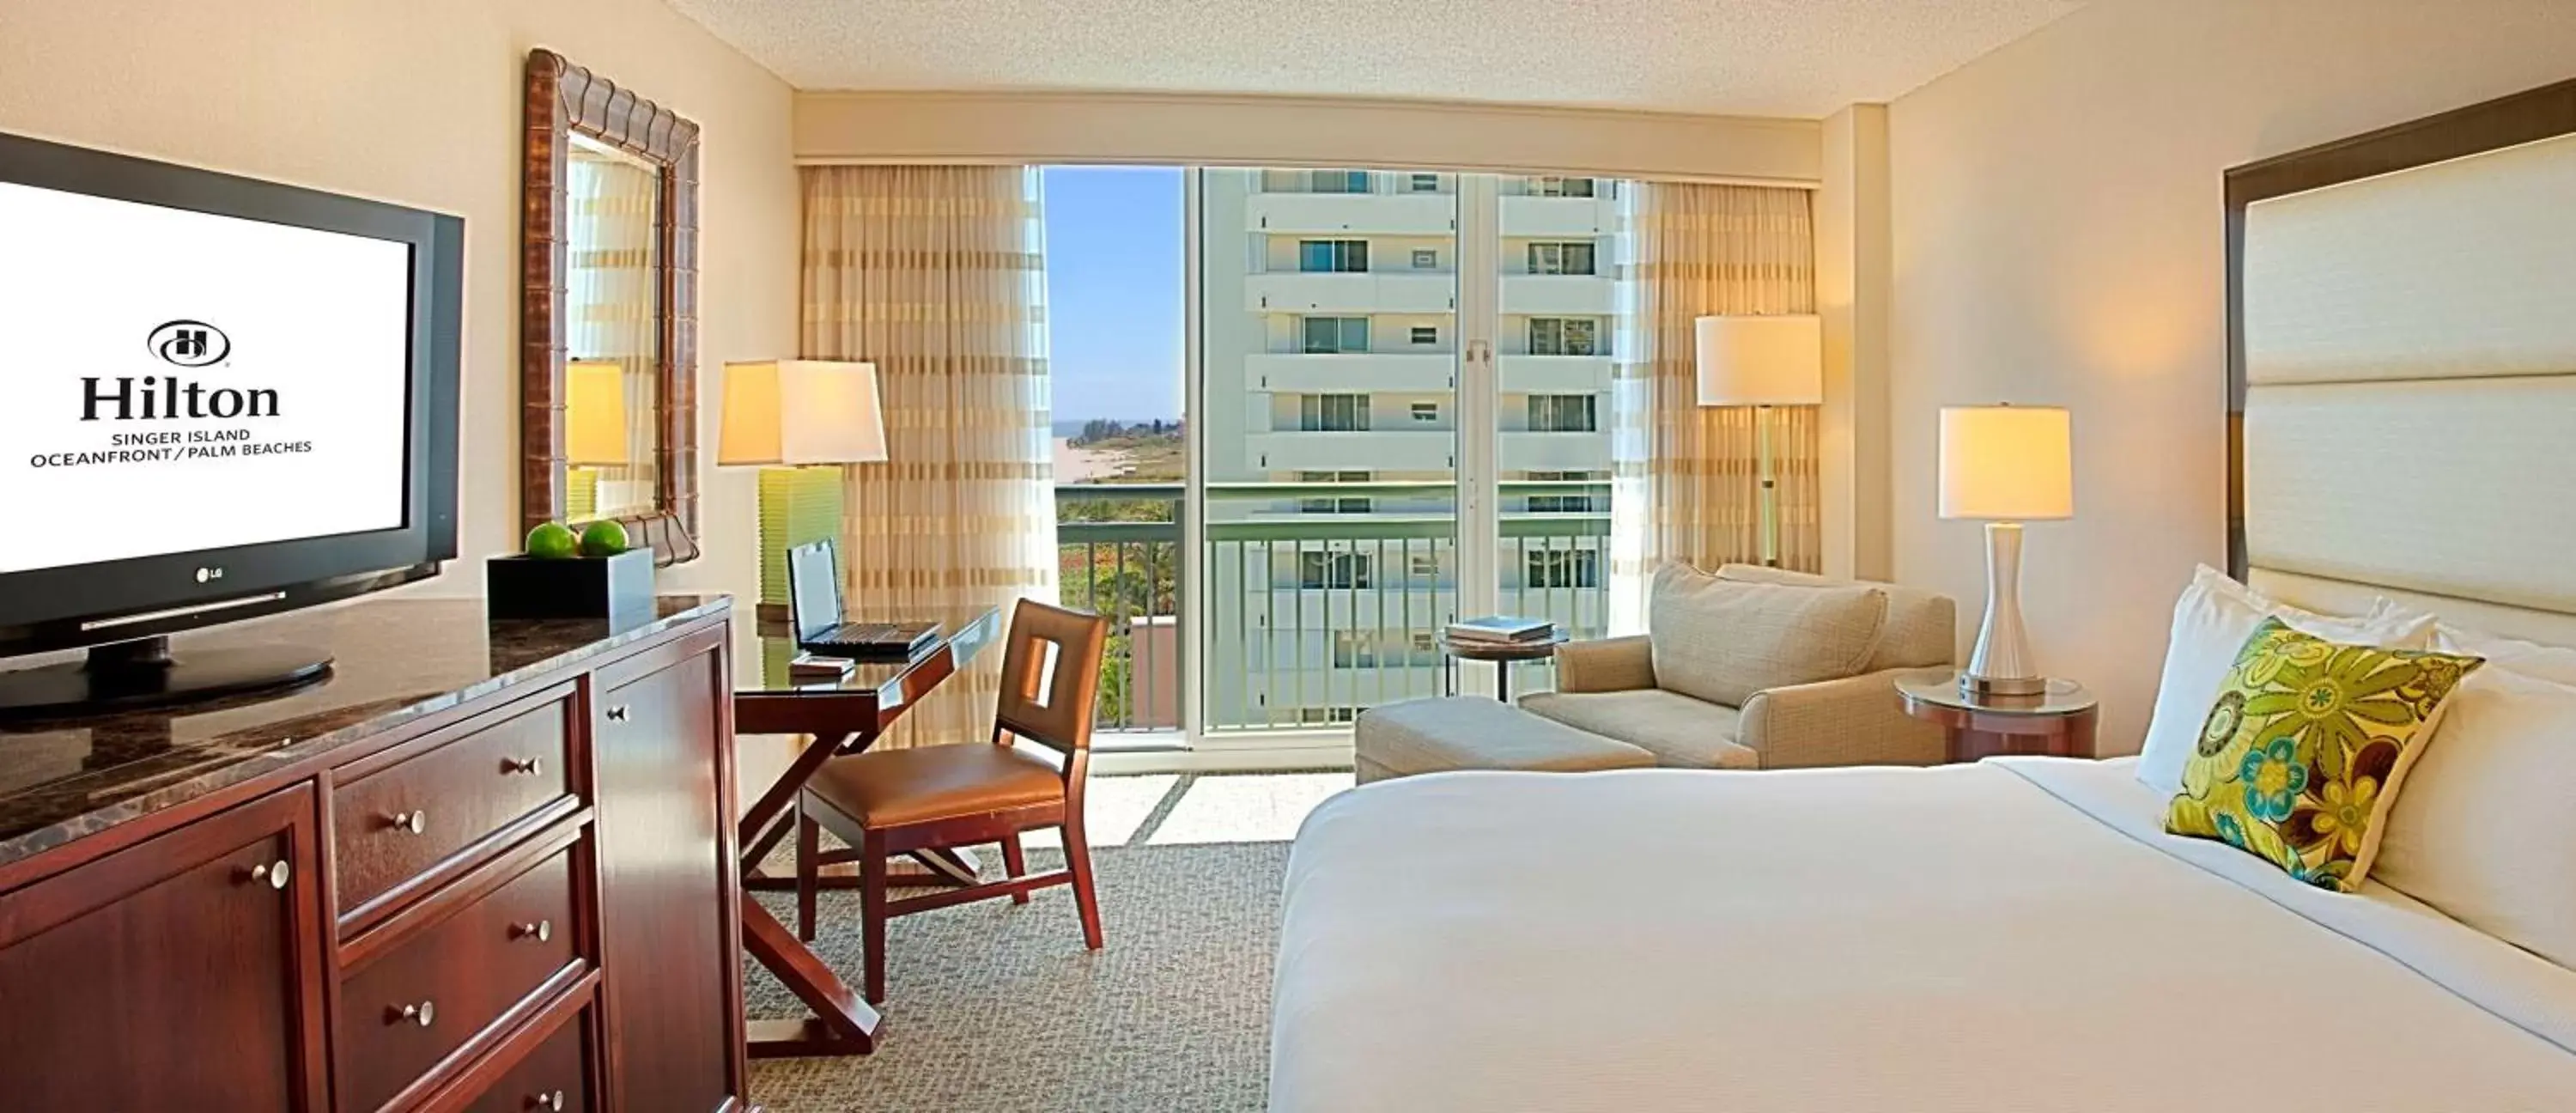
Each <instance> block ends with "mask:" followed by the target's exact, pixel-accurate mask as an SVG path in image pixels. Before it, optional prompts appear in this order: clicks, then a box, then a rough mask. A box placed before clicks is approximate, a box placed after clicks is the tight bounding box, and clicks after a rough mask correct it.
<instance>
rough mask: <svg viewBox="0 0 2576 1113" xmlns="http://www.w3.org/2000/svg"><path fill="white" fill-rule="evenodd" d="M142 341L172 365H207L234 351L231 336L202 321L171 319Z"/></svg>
mask: <svg viewBox="0 0 2576 1113" xmlns="http://www.w3.org/2000/svg"><path fill="white" fill-rule="evenodd" d="M144 344H145V345H146V346H148V347H150V348H151V349H152V354H153V355H156V356H159V357H161V361H162V362H164V363H167V364H170V365H171V366H174V367H206V366H210V365H212V364H217V363H221V362H223V360H224V357H225V356H228V355H231V354H233V341H232V338H231V337H229V336H226V335H224V330H222V329H219V328H216V327H215V326H213V325H210V324H207V323H205V322H204V321H171V322H169V323H167V324H164V325H162V326H161V327H159V328H156V329H153V330H152V335H151V336H149V337H147V338H145V340H144Z"/></svg>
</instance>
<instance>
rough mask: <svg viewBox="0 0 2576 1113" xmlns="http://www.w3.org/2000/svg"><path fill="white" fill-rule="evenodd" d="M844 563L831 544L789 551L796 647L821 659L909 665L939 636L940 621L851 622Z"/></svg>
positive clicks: (789, 590)
mask: <svg viewBox="0 0 2576 1113" xmlns="http://www.w3.org/2000/svg"><path fill="white" fill-rule="evenodd" d="M845 617H846V616H845V615H843V614H842V613H841V562H840V557H839V555H838V551H837V550H836V549H835V548H834V547H833V545H832V543H831V542H830V541H815V542H812V543H809V544H804V545H798V546H795V547H793V548H790V549H788V550H787V621H788V625H789V626H790V627H792V628H793V629H794V630H795V631H796V648H798V649H802V650H804V651H805V652H807V653H812V654H815V655H817V656H822V657H848V658H853V659H860V660H904V659H906V658H909V657H911V656H912V655H913V654H914V653H916V652H918V651H920V650H921V648H922V647H924V646H927V645H929V644H930V643H931V642H932V641H934V640H936V639H937V638H938V637H939V624H938V623H936V622H848V621H844V619H845Z"/></svg>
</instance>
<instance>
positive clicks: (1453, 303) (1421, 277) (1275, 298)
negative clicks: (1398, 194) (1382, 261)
mask: <svg viewBox="0 0 2576 1113" xmlns="http://www.w3.org/2000/svg"><path fill="white" fill-rule="evenodd" d="M1319 196H1330V195H1329V194H1323V195H1319ZM1506 285H1508V280H1506ZM1243 308H1244V309H1245V310H1246V311H1249V312H1253V313H1350V314H1369V313H1454V312H1457V309H1458V277H1457V276H1456V275H1452V274H1415V273H1410V272H1404V271H1389V272H1385V273H1366V272H1362V273H1307V272H1302V271H1274V272H1270V273H1266V274H1254V275H1247V276H1245V278H1244V280H1243ZM1506 312H1510V310H1506ZM1602 312H1607V310H1603V311H1602Z"/></svg>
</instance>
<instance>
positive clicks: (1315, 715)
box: [1297, 707, 1360, 727]
mask: <svg viewBox="0 0 2576 1113" xmlns="http://www.w3.org/2000/svg"><path fill="white" fill-rule="evenodd" d="M1359 717H1360V709H1359V708H1356V707H1300V708H1298V709H1297V722H1298V723H1299V724H1301V725H1304V726H1310V727H1315V726H1341V725H1344V724H1347V723H1350V722H1353V721H1356V720H1357V719H1358V718H1359Z"/></svg>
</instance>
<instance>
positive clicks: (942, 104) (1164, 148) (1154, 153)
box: [796, 93, 1821, 184]
mask: <svg viewBox="0 0 2576 1113" xmlns="http://www.w3.org/2000/svg"><path fill="white" fill-rule="evenodd" d="M1820 151H1821V146H1820V138H1819V127H1818V125H1817V123H1816V122H1815V121H1813V120H1776V119H1755V118H1748V117H1732V116H1685V115H1673V114H1662V113H1646V112H1599V111H1584V110H1579V109H1556V108H1513V107H1504V106H1496V105H1464V104H1438V103H1428V102H1419V101H1366V100H1333V99H1320V98H1307V97H1220V96H1204V97H1182V96H1154V95H1144V94H1095V93H803V94H799V95H798V96H797V98H796V156H797V157H798V158H800V159H806V160H809V161H817V162H829V161H834V160H841V161H882V160H899V161H908V162H1023V161H1025V162H1057V163H1081V162H1160V163H1197V164H1209V165H1260V164H1265V163H1267V164H1285V165H1289V166H1335V165H1351V166H1388V167H1424V168H1429V169H1440V170H1504V171H1512V170H1518V171H1564V172H1572V173H1588V174H1603V175H1623V176H1632V177H1684V178H1716V179H1730V180H1741V181H1753V182H1784V183H1796V184H1805V183H1810V182H1813V181H1815V180H1816V179H1817V177H1818V175H1819V173H1820Z"/></svg>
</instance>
